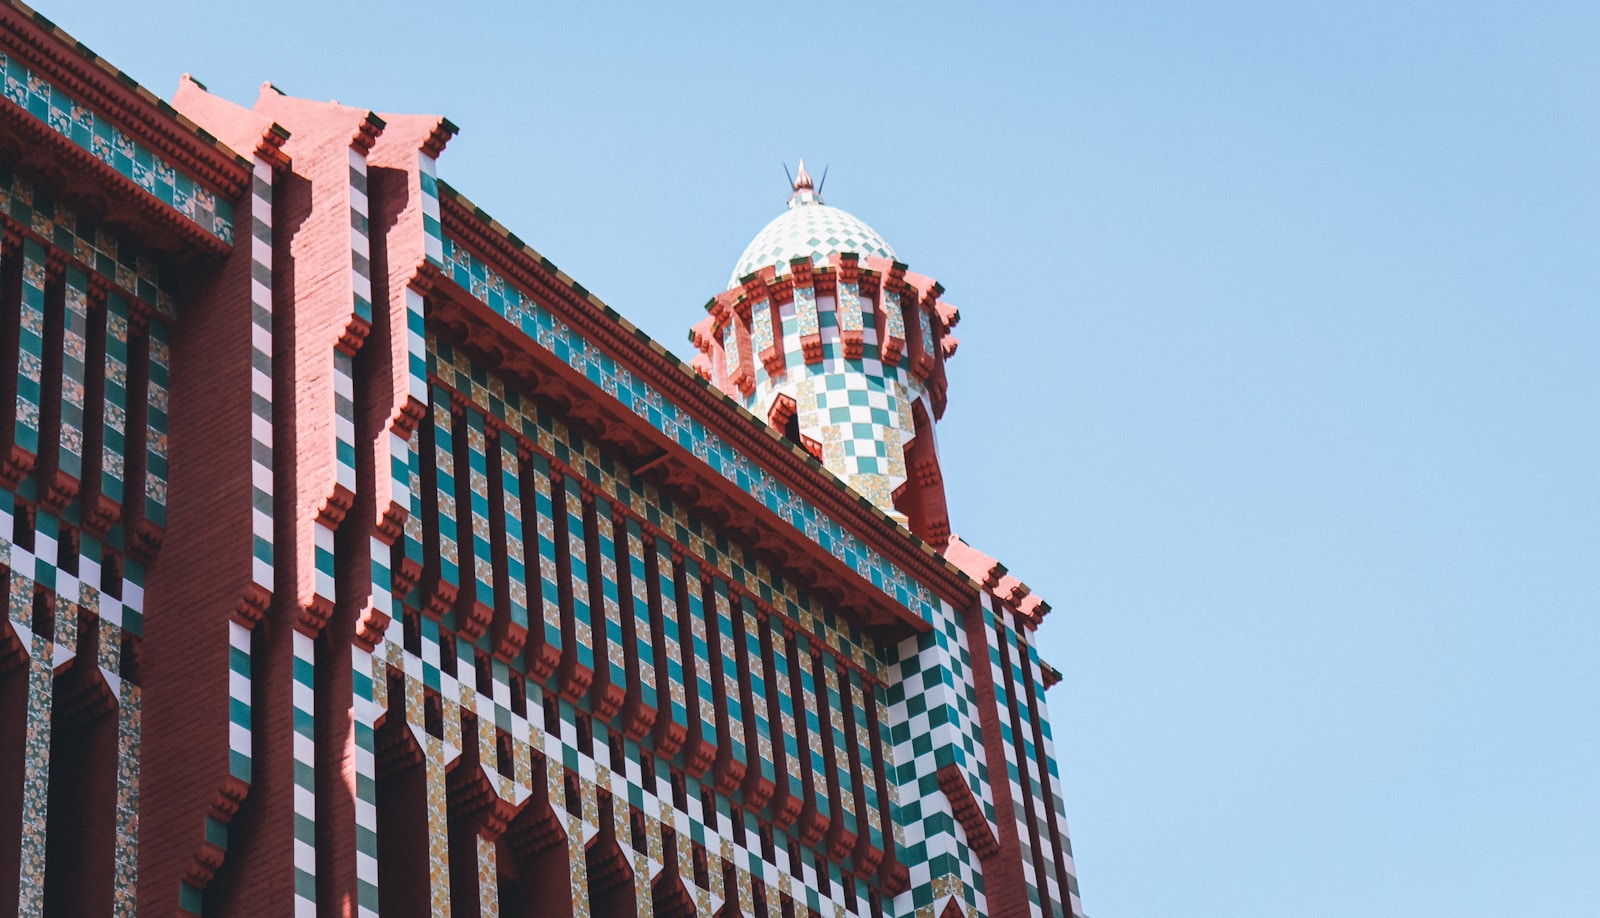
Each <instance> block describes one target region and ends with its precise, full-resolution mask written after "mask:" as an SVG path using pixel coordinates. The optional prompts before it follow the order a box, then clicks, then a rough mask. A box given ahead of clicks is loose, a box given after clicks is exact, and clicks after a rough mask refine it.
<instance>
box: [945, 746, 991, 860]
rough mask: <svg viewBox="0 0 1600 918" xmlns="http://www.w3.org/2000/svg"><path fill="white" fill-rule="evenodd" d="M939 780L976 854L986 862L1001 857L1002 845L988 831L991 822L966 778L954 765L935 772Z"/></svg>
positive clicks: (968, 843)
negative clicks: (994, 857) (998, 855)
mask: <svg viewBox="0 0 1600 918" xmlns="http://www.w3.org/2000/svg"><path fill="white" fill-rule="evenodd" d="M935 774H936V776H937V777H938V779H939V790H941V791H944V795H945V799H947V800H949V801H950V809H951V810H952V811H953V812H954V813H955V816H956V821H957V822H959V823H961V828H962V829H964V830H965V831H966V833H967V845H968V846H969V847H971V848H972V850H973V851H975V852H976V853H977V855H978V857H980V858H984V859H985V860H987V859H988V858H991V857H993V856H994V855H996V854H998V853H999V851H1000V842H999V841H998V840H996V839H995V837H994V832H993V831H992V830H990V828H989V820H988V818H986V817H985V816H984V815H983V807H982V806H981V805H979V803H978V799H977V798H976V797H974V796H972V788H970V787H968V786H967V779H966V776H965V775H963V774H962V773H961V769H960V768H958V767H956V765H955V764H954V763H951V764H949V765H945V766H944V767H943V768H940V769H939V770H938V771H937V772H936V773H935Z"/></svg>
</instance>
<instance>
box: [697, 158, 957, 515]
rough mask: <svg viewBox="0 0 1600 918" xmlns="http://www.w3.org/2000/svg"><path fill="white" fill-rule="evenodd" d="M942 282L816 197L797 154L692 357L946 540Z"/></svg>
mask: <svg viewBox="0 0 1600 918" xmlns="http://www.w3.org/2000/svg"><path fill="white" fill-rule="evenodd" d="M942 293H943V288H942V287H940V286H939V284H937V283H936V282H934V281H933V280H932V279H930V278H927V277H924V276H922V275H920V274H916V273H913V272H910V271H908V270H906V266H905V265H904V264H902V263H901V262H900V261H899V259H898V257H897V256H896V255H895V251H894V249H893V248H891V247H890V245H889V243H887V242H886V241H884V239H883V237H882V236H880V235H878V233H877V232H876V231H875V230H873V229H872V227H870V226H868V225H867V224H865V223H863V222H862V221H861V220H859V219H858V218H856V217H855V216H853V215H851V214H849V213H846V212H845V211H842V210H840V209H838V208H836V207H830V206H828V205H827V204H824V203H823V201H822V194H821V191H820V190H819V189H817V188H816V187H814V186H813V183H812V181H811V176H810V175H809V174H808V173H807V172H806V167H805V163H804V162H803V161H802V162H801V163H800V170H799V175H798V177H797V178H796V179H795V182H794V193H793V194H792V195H791V196H790V198H789V207H788V210H786V211H785V212H784V213H783V214H780V215H779V216H778V217H777V218H776V219H774V220H773V221H772V222H771V223H769V224H767V226H766V228H765V229H763V230H762V231H761V232H760V233H759V234H757V235H756V237H755V239H753V240H751V242H750V245H749V246H747V247H746V248H745V250H744V254H743V255H741V256H740V257H739V262H738V264H737V265H736V266H735V267H734V269H733V277H732V278H731V279H730V280H729V282H728V289H727V290H726V291H724V292H723V293H720V294H718V295H717V296H716V297H714V298H712V300H711V301H710V302H709V303H707V304H706V311H707V312H709V313H710V315H709V317H708V318H706V319H705V320H703V321H701V322H700V323H699V324H697V325H695V327H694V329H693V330H692V332H691V334H690V339H691V340H692V341H693V342H694V345H695V347H697V348H698V349H699V350H700V356H699V357H698V358H697V359H696V361H695V364H694V365H695V367H696V369H698V370H699V371H700V373H701V375H703V376H705V377H706V378H707V379H709V380H710V381H711V382H712V383H713V384H715V385H716V386H717V387H718V388H720V389H722V390H723V391H724V392H726V393H728V394H729V395H731V396H733V397H734V398H736V399H738V400H739V401H740V402H741V403H742V404H744V406H745V407H746V408H748V409H749V410H750V411H751V412H753V413H754V414H755V415H756V416H757V417H761V418H765V419H766V420H767V422H768V423H769V424H771V425H772V426H773V427H774V428H776V429H778V430H781V431H784V432H785V435H786V436H788V437H789V438H790V439H791V440H794V441H795V442H796V443H799V444H801V445H803V446H804V447H805V448H806V449H807V450H808V451H810V452H811V453H812V454H813V455H814V456H816V457H817V458H818V459H820V460H821V461H822V464H823V465H824V466H826V467H827V469H828V471H830V472H832V473H833V474H835V475H837V476H838V477H839V478H840V479H842V480H843V481H844V482H845V483H846V484H848V485H850V487H851V488H853V489H854V490H855V491H856V492H857V493H859V494H861V495H862V496H864V497H866V498H867V499H868V500H870V501H872V503H873V504H874V505H876V506H877V507H878V508H879V509H881V510H883V511H884V512H886V513H888V514H889V515H890V516H891V517H893V518H895V519H896V520H897V521H898V522H900V523H903V524H905V525H907V526H908V527H909V528H910V529H911V531H912V532H914V533H916V534H917V535H919V536H921V537H922V538H923V539H925V540H927V541H929V542H931V543H933V544H935V545H943V544H944V542H945V540H946V539H947V538H948V537H949V535H950V523H949V518H948V514H947V513H946V510H945V499H944V482H943V478H942V476H941V475H940V472H939V455H938V448H937V445H936V441H935V437H934V433H933V422H934V421H936V420H938V419H939V418H940V417H941V416H943V414H944V408H945V372H944V362H945V360H946V358H948V357H950V356H951V355H953V354H954V353H955V350H956V339H955V336H953V335H951V334H950V329H951V327H952V326H954V325H955V324H956V322H958V321H959V320H960V314H959V313H958V312H957V311H956V310H955V308H954V307H952V306H950V305H949V304H946V303H942V302H940V299H939V297H940V294H942Z"/></svg>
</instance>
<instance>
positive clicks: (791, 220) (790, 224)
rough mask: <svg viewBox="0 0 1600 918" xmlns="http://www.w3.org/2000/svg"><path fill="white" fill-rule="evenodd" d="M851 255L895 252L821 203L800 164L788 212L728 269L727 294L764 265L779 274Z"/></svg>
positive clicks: (862, 226)
mask: <svg viewBox="0 0 1600 918" xmlns="http://www.w3.org/2000/svg"><path fill="white" fill-rule="evenodd" d="M841 252H854V253H855V254H856V255H857V256H858V257H860V258H869V257H873V256H877V257H881V258H894V257H895V254H894V249H892V248H890V247H889V243H887V242H885V241H884V240H883V237H882V236H880V235H878V232H877V231H876V230H874V229H873V228H872V227H870V226H868V225H866V224H865V223H863V222H861V220H860V219H858V218H857V217H856V216H855V215H853V214H849V213H846V212H845V211H842V210H840V209H839V208H837V207H829V206H828V205H826V204H824V203H823V202H822V193H821V192H820V191H818V190H816V189H815V188H813V187H812V185H811V176H810V175H809V174H808V173H807V172H806V164H805V161H804V160H801V161H800V171H799V174H798V175H797V176H796V178H795V180H794V194H792V195H790V196H789V209H788V210H786V211H784V212H783V213H781V214H779V215H778V216H777V217H775V218H774V219H773V221H772V222H771V223H768V224H767V225H766V228H765V229H763V230H762V231H761V232H759V233H757V234H756V238H754V239H752V240H750V244H749V245H747V246H745V249H744V254H743V255H740V256H739V262H738V264H736V265H734V266H733V276H732V277H730V278H729V279H728V288H729V289H730V290H731V289H732V288H734V287H737V286H739V280H740V278H743V277H745V276H746V275H748V274H753V273H755V272H756V271H759V270H761V269H762V268H766V267H773V268H776V269H777V270H778V273H779V274H783V273H785V272H787V271H788V270H789V260H790V259H793V258H801V257H805V256H809V257H810V258H811V260H812V261H813V262H814V263H817V264H822V263H825V262H826V261H827V259H828V257H829V256H830V255H836V254H839V253H841Z"/></svg>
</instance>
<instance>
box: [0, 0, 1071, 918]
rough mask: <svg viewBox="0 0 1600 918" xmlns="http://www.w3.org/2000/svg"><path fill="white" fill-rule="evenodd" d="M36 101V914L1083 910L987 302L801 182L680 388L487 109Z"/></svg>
mask: <svg viewBox="0 0 1600 918" xmlns="http://www.w3.org/2000/svg"><path fill="white" fill-rule="evenodd" d="M0 68H3V70H4V73H3V76H4V85H3V87H0V229H3V236H0V239H3V245H0V307H3V308H0V404H14V405H15V411H14V417H13V418H12V419H11V420H9V421H4V422H0V571H3V573H4V575H5V580H4V583H5V588H6V590H7V595H8V597H9V612H8V615H7V616H6V617H5V621H4V626H3V632H0V914H11V913H13V912H14V913H16V914H19V915H28V916H34V915H107V914H115V915H135V914H137V915H174V914H182V915H206V916H228V915H297V916H320V915H348V916H375V915H382V916H384V918H396V916H423V915H456V916H461V915H503V916H547V915H552V916H582V915H594V916H611V915H636V914H637V915H658V916H663V918H665V916H687V915H704V916H710V915H749V916H784V918H795V916H829V918H832V916H841V915H862V916H868V915H872V916H877V915H894V916H899V915H905V916H911V915H916V916H951V915H962V916H976V915H994V916H1011V915H1062V916H1080V915H1081V914H1082V910H1081V906H1080V904H1079V900H1078V895H1077V885H1076V879H1075V877H1074V872H1073V871H1074V868H1073V862H1072V856H1071V847H1070V843H1069V841H1068V836H1067V826H1066V820H1065V809H1064V806H1063V803H1062V796H1061V786H1060V781H1059V776H1058V770H1057V766H1056V762H1055V758H1054V752H1053V746H1052V739H1051V727H1050V722H1049V718H1048V715H1047V713H1046V706H1045V689H1046V688H1047V687H1048V686H1049V685H1050V684H1052V683H1053V682H1054V681H1056V680H1057V679H1059V676H1057V675H1056V673H1055V671H1054V670H1053V669H1051V668H1050V667H1049V666H1048V665H1046V664H1045V663H1044V662H1043V661H1041V660H1040V659H1039V657H1038V654H1037V652H1036V650H1035V642H1034V634H1035V630H1036V629H1037V628H1038V627H1039V626H1040V624H1041V623H1042V622H1043V620H1044V617H1045V614H1046V612H1047V611H1048V606H1047V605H1046V604H1045V603H1043V602H1042V601H1040V600H1039V599H1038V598H1037V597H1035V596H1033V595H1031V594H1030V593H1029V591H1028V589H1027V587H1026V586H1024V585H1023V584H1022V583H1021V582H1020V581H1018V580H1017V579H1016V578H1015V577H1013V576H1011V575H1010V574H1008V573H1007V572H1006V570H1005V568H1004V566H1003V565H1000V564H999V563H998V562H996V561H995V560H994V559H993V558H990V557H988V556H987V555H984V554H983V553H982V552H980V551H978V550H977V549H975V548H972V547H971V546H969V545H967V544H966V543H965V542H964V541H962V540H961V539H960V538H958V537H956V536H954V535H953V534H952V533H951V529H950V521H949V517H948V512H947V510H946V504H945V497H944V495H945V486H946V483H945V480H944V476H943V474H942V473H941V471H940V468H939V460H938V449H937V444H936V437H935V432H934V427H935V424H936V422H937V421H938V419H939V417H940V416H942V414H943V412H944V409H945V404H946V397H947V381H946V374H945V366H946V362H947V360H949V359H950V358H951V357H952V356H953V355H954V353H955V349H956V341H955V337H954V336H953V334H952V331H951V330H952V328H953V327H954V326H955V325H956V323H957V322H958V321H959V313H958V312H957V311H956V310H955V309H954V308H953V307H951V306H949V305H948V304H946V303H944V301H943V299H942V296H943V289H942V288H941V287H940V286H939V285H938V284H937V283H936V282H934V281H933V280H932V279H931V278H929V277H926V276H924V275H921V274H917V273H915V272H913V271H911V270H910V269H909V268H908V266H907V265H905V264H903V263H901V262H899V261H898V260H897V259H896V255H895V252H894V251H893V249H892V248H891V247H890V246H889V244H888V243H887V242H886V241H885V240H883V239H882V238H881V237H880V236H879V235H878V234H877V233H876V232H874V231H873V230H872V229H871V228H870V227H868V226H867V225H866V224H865V223H863V222H861V221H860V220H858V219H856V218H855V217H853V216H851V215H849V214H848V213H845V212H844V211H840V210H837V209H836V208H832V207H829V206H828V205H826V204H824V203H823V202H822V200H821V196H820V193H819V192H818V190H817V189H815V188H813V187H812V183H811V180H810V177H809V176H808V175H807V174H806V173H805V171H804V168H803V167H802V169H801V171H800V174H799V176H798V178H797V180H796V182H795V188H794V195H793V197H792V198H791V200H790V203H789V207H788V209H787V210H786V211H785V212H784V213H783V214H781V215H780V216H779V217H778V218H777V219H776V220H774V221H773V223H772V224H771V225H769V226H768V227H767V228H766V229H765V230H763V231H762V232H761V233H760V234H759V235H758V236H757V237H756V238H755V240H754V241H752V243H751V244H750V246H749V248H748V249H747V250H746V252H745V253H744V254H743V256H741V258H740V259H739V261H738V262H737V264H736V267H735V269H734V272H733V277H732V279H731V281H730V283H729V285H728V287H727V289H726V290H724V291H722V292H719V293H717V294H716V295H715V296H714V297H712V298H711V300H710V302H709V303H708V304H707V306H706V316H705V318H703V319H702V320H701V321H699V322H698V323H697V324H695V325H694V327H693V330H692V332H691V340H692V341H693V343H694V345H695V348H696V356H695V358H694V360H693V361H692V362H691V363H684V362H683V361H680V360H679V359H678V358H676V357H674V356H673V355H672V354H671V353H670V352H669V351H668V350H667V349H665V348H664V347H662V346H661V345H660V344H658V343H656V342H654V341H652V340H650V339H649V338H648V337H647V336H646V335H644V334H643V333H642V332H640V331H639V330H638V329H637V328H635V327H633V326H632V325H630V324H629V323H628V322H627V321H626V320H625V319H623V318H622V317H621V316H619V315H617V313H615V312H614V311H613V310H611V309H610V308H609V307H607V306H606V305H605V304H604V303H602V302H600V301H599V300H598V299H596V298H595V297H594V296H593V295H591V294H589V293H588V292H587V291H586V290H585V289H584V287H583V286H582V285H581V284H579V283H578V282H577V281H575V280H573V279H572V278H570V277H568V276H567V275H566V274H564V273H562V272H561V271H560V270H558V269H557V268H556V267H555V266H554V265H552V264H551V263H550V262H549V261H548V260H546V259H544V258H543V257H541V256H540V255H539V254H538V252H536V251H535V250H534V249H533V248H531V247H529V246H528V245H527V244H526V243H524V242H523V241H522V240H521V239H519V238H518V237H517V236H516V235H514V234H513V233H511V232H510V231H508V230H507V229H505V228H504V227H502V226H501V225H500V224H499V223H497V222H495V221H494V220H493V219H492V218H491V217H489V216H488V215H487V214H486V213H485V212H484V211H483V210H482V209H480V208H479V207H478V206H477V205H475V204H474V203H472V202H471V201H469V200H468V199H467V198H466V197H465V196H463V195H462V194H461V193H460V192H459V191H457V190H455V189H454V188H452V187H451V186H449V185H448V184H446V183H445V182H444V181H442V180H441V179H440V178H439V166H438V164H439V161H440V159H441V157H442V154H443V153H444V151H445V148H446V146H447V144H448V142H449V139H450V137H451V135H452V134H453V133H454V131H455V128H454V127H453V126H452V125H451V124H450V123H449V122H448V121H447V120H445V119H443V118H440V117H437V116H421V115H389V114H384V115H379V114H377V113H374V112H372V111H369V110H366V109H361V108H353V107H349V106H344V105H340V104H337V103H331V102H318V101H311V100H306V99H297V98H292V97H289V96H286V95H284V94H282V93H280V92H279V91H278V90H276V89H275V88H274V87H272V86H271V85H270V84H268V85H265V86H263V88H262V91H261V94H260V97H259V98H258V99H256V100H255V102H254V103H253V104H252V105H251V106H249V107H244V106H241V105H238V104H235V103H234V102H231V101H228V100H226V99H222V98H220V97H217V96H214V95H212V94H211V93H209V92H208V91H207V90H206V89H205V87H204V86H202V85H201V84H199V83H198V82H195V81H194V80H192V79H189V78H188V77H185V78H184V79H183V80H182V81H181V83H180V85H179V87H178V90H177V92H176V93H175V95H174V96H173V97H172V99H171V101H170V102H164V101H162V100H160V99H158V98H156V97H155V96H154V95H152V94H150V93H149V92H147V91H145V90H143V89H141V88H140V87H139V86H138V85H137V83H135V82H134V81H133V80H131V79H129V78H128V77H126V76H125V75H123V74H121V73H120V72H118V71H117V70H115V69H114V68H112V67H110V66H109V65H107V64H106V63H105V62H104V61H102V60H100V59H99V58H97V57H96V56H95V55H94V54H93V53H92V52H91V51H89V50H88V49H86V48H84V47H83V46H82V45H80V44H78V43H77V42H75V41H74V40H73V39H71V38H70V37H69V36H68V35H66V34H65V33H63V32H62V31H61V30H60V29H59V28H58V27H56V26H55V25H54V24H53V23H51V22H50V21H49V20H47V19H45V18H44V17H43V16H41V15H39V14H38V13H35V12H33V11H32V10H29V9H28V8H26V7H24V6H22V5H21V4H20V3H14V2H11V0H0ZM956 484H957V486H959V483H956Z"/></svg>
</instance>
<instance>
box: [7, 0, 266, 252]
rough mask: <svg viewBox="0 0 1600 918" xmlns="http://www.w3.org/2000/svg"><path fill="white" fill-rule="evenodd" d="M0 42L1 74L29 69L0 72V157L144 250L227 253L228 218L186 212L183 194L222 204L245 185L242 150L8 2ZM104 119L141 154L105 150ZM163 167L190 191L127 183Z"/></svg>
mask: <svg viewBox="0 0 1600 918" xmlns="http://www.w3.org/2000/svg"><path fill="white" fill-rule="evenodd" d="M0 51H3V52H4V54H5V56H6V58H7V61H8V66H7V68H6V69H7V73H6V76H7V77H11V78H15V77H16V76H17V73H16V72H13V71H14V70H16V71H20V70H23V69H25V70H26V71H27V72H28V73H29V74H30V75H31V76H32V77H33V79H32V80H31V81H29V84H23V83H21V82H20V81H17V80H15V79H9V80H7V81H6V86H5V92H4V93H3V94H0V154H3V155H4V158H6V159H7V160H9V161H11V162H13V163H14V164H15V165H16V167H17V168H19V169H20V170H21V171H23V172H25V173H28V174H29V175H31V176H34V177H35V178H36V179H38V180H39V181H40V182H41V183H42V187H45V188H48V189H50V190H51V191H52V192H54V193H56V194H58V195H60V196H62V197H63V198H64V199H66V198H70V199H71V200H72V201H73V203H74V206H75V207H76V208H77V209H78V210H79V211H80V212H83V213H86V214H88V215H90V216H92V217H93V218H95V220H96V222H97V223H99V224H101V225H104V226H108V227H117V226H122V227H126V228H127V229H128V230H129V231H130V232H132V233H134V234H137V235H139V236H140V237H141V239H142V241H143V243H144V246H145V247H146V248H147V249H150V250H152V251H161V250H165V251H167V252H169V253H170V254H174V255H180V254H183V253H186V252H188V251H193V250H198V251H201V252H207V253H210V254H212V255H222V254H225V253H226V252H228V251H229V250H231V248H232V239H231V231H232V227H231V225H229V224H230V222H231V221H229V220H228V219H227V216H228V215H227V214H224V213H221V212H219V213H218V214H216V215H215V216H212V217H211V218H210V219H204V218H201V217H197V216H196V212H195V210H194V207H195V205H194V200H195V194H200V193H204V194H209V195H214V196H215V197H216V198H218V199H221V200H223V201H226V202H228V204H229V206H230V207H231V205H232V204H233V203H236V202H237V201H239V200H240V199H241V197H242V196H243V195H244V194H245V193H246V191H247V190H248V189H249V181H250V163H249V161H248V160H247V159H245V158H244V157H242V156H240V155H239V154H238V153H236V152H235V151H234V150H232V149H230V148H229V147H228V146H226V145H225V144H223V143H222V142H221V141H219V140H218V139H217V138H216V137H213V136H212V135H211V134H208V133H207V132H206V131H204V130H202V129H201V128H200V127H198V126H197V125H195V124H194V123H193V122H192V121H190V120H189V119H187V118H185V117H184V116H183V115H180V114H179V113H178V112H177V111H176V110H175V109H174V108H173V107H172V106H171V105H168V104H167V103H166V102H163V101H162V100H161V99H159V98H157V97H156V96H155V94H154V93H151V92H150V91H149V90H147V89H145V88H144V87H142V86H140V85H139V84H138V83H137V82H135V81H134V80H133V79H132V78H131V77H129V76H128V75H127V74H125V73H123V72H121V71H120V70H118V69H116V68H115V67H112V66H111V65H110V64H108V63H106V62H105V61H104V60H102V59H101V58H100V57H99V56H98V55H96V54H95V53H94V52H93V51H91V50H90V49H88V48H87V47H85V46H84V45H83V44H82V43H80V42H78V41H77V40H76V39H74V38H73V37H72V36H71V35H68V34H67V33H66V32H63V31H62V30H61V29H59V28H57V27H56V25H55V23H53V22H51V21H50V20H49V19H47V18H45V17H44V16H42V15H40V14H39V13H37V12H35V11H34V10H32V9H30V8H29V7H27V6H25V5H23V4H22V3H19V2H16V0H0ZM108 128H115V131H116V132H119V133H120V142H121V143H122V144H124V146H126V145H132V146H135V147H139V148H143V150H144V151H145V153H143V154H139V155H140V156H145V155H148V156H149V157H150V158H151V162H150V163H146V162H139V161H138V157H136V156H135V155H134V154H133V153H131V152H129V151H128V150H126V149H123V148H117V147H116V146H115V144H116V143H117V142H118V140H119V138H113V137H112V136H110V134H111V132H110V131H109V130H108ZM24 151H27V152H24ZM124 161H126V162H124ZM136 162H137V165H136ZM167 169H170V170H172V174H173V175H176V176H178V177H180V178H181V179H182V180H183V182H185V183H187V182H193V183H194V188H195V189H196V192H195V194H184V195H182V196H181V197H182V198H183V200H179V199H178V197H179V196H177V195H174V194H173V192H172V191H171V190H169V189H164V188H161V187H158V186H160V184H161V183H160V182H159V181H158V182H150V181H149V180H148V179H147V180H146V181H145V184H143V185H141V183H140V182H139V181H136V180H135V175H139V174H145V175H148V174H149V173H152V172H155V173H157V174H159V175H162V176H163V177H166V175H167V174H166V173H165V172H164V170H167ZM139 170H143V172H142V173H141V172H140V171H139ZM146 186H149V187H146ZM202 209H203V208H202Z"/></svg>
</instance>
